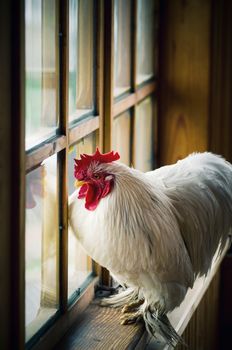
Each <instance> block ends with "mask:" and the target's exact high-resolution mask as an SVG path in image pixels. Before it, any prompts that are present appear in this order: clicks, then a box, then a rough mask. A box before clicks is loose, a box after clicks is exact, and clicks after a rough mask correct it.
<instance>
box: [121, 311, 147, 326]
mask: <svg viewBox="0 0 232 350" xmlns="http://www.w3.org/2000/svg"><path fill="white" fill-rule="evenodd" d="M141 319H142V313H141V312H140V311H136V312H133V313H130V314H129V313H127V314H124V315H122V316H121V317H120V320H121V324H122V325H125V324H132V323H136V322H138V321H140V320H141Z"/></svg>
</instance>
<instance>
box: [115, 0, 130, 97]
mask: <svg viewBox="0 0 232 350" xmlns="http://www.w3.org/2000/svg"><path fill="white" fill-rule="evenodd" d="M130 53H131V2H130V1H129V0H127V1H125V0H115V2H114V96H115V97H116V96H118V95H120V94H122V93H124V92H125V91H127V90H129V89H130V77H131V75H130V71H131V65H130V63H131V62H130V59H131V56H130Z"/></svg>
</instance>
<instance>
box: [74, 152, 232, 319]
mask: <svg viewBox="0 0 232 350" xmlns="http://www.w3.org/2000/svg"><path fill="white" fill-rule="evenodd" d="M95 166H96V167H98V168H99V169H100V170H101V169H104V170H106V171H107V172H108V173H110V174H114V176H115V184H114V189H113V191H112V192H111V193H110V194H109V195H108V196H106V197H105V198H103V199H102V200H101V201H100V203H99V205H98V206H97V208H96V210H94V211H89V210H86V208H85V203H84V200H83V199H78V198H77V192H75V193H74V194H73V195H72V196H71V198H70V206H69V213H70V218H69V219H70V225H71V228H72V230H73V231H74V233H75V234H76V236H77V238H78V239H79V240H80V242H81V244H82V245H83V247H84V249H85V250H86V252H87V253H88V254H89V255H90V256H91V257H92V258H93V259H94V260H96V261H97V262H98V263H99V264H101V265H102V266H105V267H106V268H107V269H109V270H110V272H111V273H112V274H113V275H114V276H115V278H116V279H117V280H118V281H119V282H120V283H121V284H126V285H127V286H129V287H132V290H138V291H139V298H143V299H144V300H145V301H146V305H149V307H150V308H152V307H154V308H155V307H157V305H159V308H161V309H162V310H163V311H164V312H165V313H166V312H169V311H171V310H173V309H174V308H175V307H176V306H178V305H179V304H180V303H181V302H182V300H183V299H184V297H185V295H186V292H187V289H188V288H189V287H190V288H191V287H192V286H193V283H194V280H195V278H196V277H197V276H198V275H203V274H206V273H207V271H208V270H209V269H210V266H211V263H212V259H213V256H214V254H215V252H216V251H217V249H218V247H219V246H220V249H221V250H222V249H223V247H224V246H225V243H226V239H227V237H228V235H229V233H230V230H231V227H232V166H231V164H230V163H228V162H226V161H225V160H224V159H223V158H221V157H219V156H215V155H213V154H211V153H198V154H192V155H190V156H188V157H187V158H185V159H183V160H181V161H178V162H177V163H176V164H174V165H170V166H165V167H162V168H160V169H157V170H155V171H151V172H148V173H142V172H140V171H138V170H135V169H131V168H128V167H127V166H125V165H123V164H121V163H118V162H113V163H108V164H95Z"/></svg>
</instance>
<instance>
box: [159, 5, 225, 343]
mask: <svg viewBox="0 0 232 350" xmlns="http://www.w3.org/2000/svg"><path fill="white" fill-rule="evenodd" d="M231 18H232V2H231V1H228V0H220V1H217V0H204V1H202V0H162V1H161V25H160V27H161V31H160V58H159V72H160V74H159V76H160V81H159V88H160V89H159V94H160V95H159V97H160V103H159V126H158V127H159V131H158V135H159V141H158V144H159V151H158V154H159V159H158V162H159V164H160V165H164V164H170V163H174V162H176V161H177V160H178V159H180V158H183V157H185V156H186V155H188V154H189V153H191V152H194V151H205V150H209V151H213V152H215V153H218V154H221V155H223V156H224V157H226V159H228V160H229V161H231V162H232V140H231V133H232V68H231V67H232V64H231V62H232V21H231ZM226 259H227V260H225V262H224V264H222V271H221V275H220V273H218V275H217V277H216V278H215V279H214V281H213V282H212V285H211V287H210V288H209V290H208V291H207V294H206V295H205V297H204V298H203V300H202V302H201V304H200V306H199V308H198V309H197V311H196V312H195V314H194V316H193V318H192V320H191V321H190V323H189V325H188V327H187V329H186V331H185V333H184V339H185V340H186V342H187V343H188V345H189V349H193V350H196V349H197V350H200V349H203V350H207V349H209V350H211V349H216V348H220V347H217V344H218V343H217V342H218V341H219V329H220V328H221V330H222V333H221V339H225V337H226V334H225V330H227V331H228V330H229V329H230V331H228V332H227V336H228V339H229V338H230V335H231V334H230V333H231V329H232V328H231V327H232V319H231V314H232V309H231V305H232V303H231V302H230V299H231V297H230V298H229V295H228V293H227V288H228V287H227V286H231V283H229V282H230V281H229V276H230V278H231V276H232V263H231V261H232V259H231V258H230V261H229V260H228V259H229V258H226ZM220 280H222V282H223V283H222V284H221V285H220V283H219V281H220ZM221 297H223V300H222V299H221ZM226 298H227V300H226ZM226 308H229V311H228V312H225V310H226ZM219 309H220V310H222V312H221V317H220V324H219V323H218V320H219V314H218V310H219ZM228 315H230V317H228ZM179 349H182V348H181V347H179Z"/></svg>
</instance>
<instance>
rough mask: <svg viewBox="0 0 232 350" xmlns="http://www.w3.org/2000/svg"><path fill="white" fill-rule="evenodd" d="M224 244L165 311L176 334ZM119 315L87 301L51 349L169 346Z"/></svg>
mask: <svg viewBox="0 0 232 350" xmlns="http://www.w3.org/2000/svg"><path fill="white" fill-rule="evenodd" d="M228 246H229V242H228V244H227V246H226V248H225V249H224V252H223V254H222V255H221V256H220V258H219V259H215V260H214V263H213V266H212V269H211V271H210V273H209V274H208V276H207V277H204V278H203V277H201V278H198V279H197V280H196V282H195V284H194V287H193V289H191V290H189V292H188V293H187V295H186V298H185V300H184V301H183V302H182V304H181V305H180V307H178V308H176V309H175V310H174V311H173V312H172V313H170V314H169V319H170V321H171V323H172V325H173V326H174V328H175V329H176V331H177V332H178V333H179V334H180V335H182V334H183V332H184V330H185V328H186V326H187V324H188V323H189V321H190V319H191V317H192V315H193V313H194V311H195V310H196V308H197V307H198V305H199V303H200V301H201V299H202V297H203V295H204V294H205V292H206V290H207V288H208V287H209V285H210V283H211V281H212V279H213V277H214V276H215V274H216V272H217V270H218V268H219V266H220V263H221V261H222V259H223V257H224V255H225V253H226V251H227V249H228ZM120 315H121V311H120V309H111V308H106V307H100V306H98V305H95V304H91V305H90V306H89V307H88V308H87V309H86V311H85V312H84V313H83V317H82V318H81V320H79V321H78V322H77V323H76V324H75V325H74V326H73V327H72V329H71V330H70V331H69V332H68V333H67V334H66V336H65V337H64V338H63V339H62V340H61V342H60V343H59V344H58V345H57V346H56V347H55V349H56V350H63V349H65V350H77V349H78V350H82V349H86V350H87V349H88V350H109V349H118V350H124V349H128V350H132V349H137V350H142V349H147V350H148V349H153V350H155V349H165V350H169V349H171V348H170V347H168V346H165V344H163V343H161V342H158V341H157V340H155V339H154V338H151V337H150V336H149V335H148V334H147V332H146V331H145V327H144V325H143V323H139V324H136V325H121V324H120Z"/></svg>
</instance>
